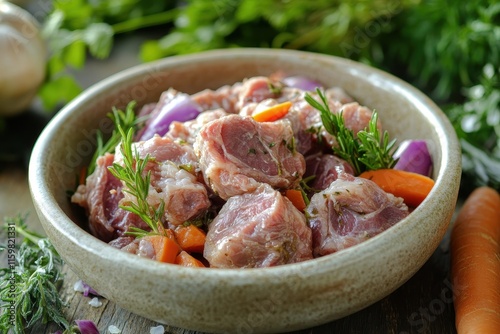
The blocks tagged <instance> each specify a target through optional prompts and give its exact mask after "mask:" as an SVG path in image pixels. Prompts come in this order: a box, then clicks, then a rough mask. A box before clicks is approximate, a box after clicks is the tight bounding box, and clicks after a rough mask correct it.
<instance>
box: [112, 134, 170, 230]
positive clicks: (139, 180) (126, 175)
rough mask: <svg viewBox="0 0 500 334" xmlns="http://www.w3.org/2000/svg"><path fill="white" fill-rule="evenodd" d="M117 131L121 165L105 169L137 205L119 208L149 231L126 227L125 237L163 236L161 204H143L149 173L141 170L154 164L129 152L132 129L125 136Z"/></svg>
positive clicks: (162, 207)
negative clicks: (117, 180)
mask: <svg viewBox="0 0 500 334" xmlns="http://www.w3.org/2000/svg"><path fill="white" fill-rule="evenodd" d="M117 129H118V132H119V133H120V135H121V144H120V149H121V151H122V154H123V164H124V166H122V165H120V164H118V163H113V165H112V166H110V167H109V171H110V172H111V173H112V174H113V175H114V176H115V177H116V178H117V179H119V180H120V181H122V182H123V183H124V184H125V187H124V188H123V191H124V192H127V193H128V194H130V195H132V196H134V197H135V198H136V201H137V202H132V201H131V202H128V203H126V204H124V205H120V207H121V208H122V209H124V210H127V211H130V212H132V213H135V214H136V215H138V216H139V217H140V218H141V219H142V220H143V221H144V222H145V223H146V224H147V225H148V226H149V227H150V228H151V232H148V231H145V230H143V229H141V228H138V227H130V228H129V231H127V232H126V234H128V235H133V236H136V237H143V236H145V235H148V234H162V235H163V234H164V227H163V224H162V222H161V217H162V216H163V213H164V211H165V202H163V201H161V202H160V205H159V206H158V208H154V207H153V206H152V205H151V204H149V202H148V201H147V197H148V193H149V186H150V184H151V182H150V180H151V171H148V172H147V174H146V175H145V176H144V169H145V168H146V165H147V164H148V162H151V161H154V159H153V158H151V157H150V156H149V154H147V155H146V157H144V158H141V157H140V156H139V153H138V152H137V151H135V152H133V150H132V138H133V136H134V129H133V128H130V129H129V130H128V132H127V133H125V131H124V130H123V129H122V127H121V126H120V125H119V124H117Z"/></svg>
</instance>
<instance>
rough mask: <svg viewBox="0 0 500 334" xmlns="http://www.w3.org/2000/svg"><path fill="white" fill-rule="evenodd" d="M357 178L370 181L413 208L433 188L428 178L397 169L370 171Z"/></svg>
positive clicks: (432, 181) (432, 182) (431, 181)
mask: <svg viewBox="0 0 500 334" xmlns="http://www.w3.org/2000/svg"><path fill="white" fill-rule="evenodd" d="M359 177H363V178H365V179H369V180H372V181H373V182H375V183H376V184H377V185H378V186H379V187H380V188H382V189H383V190H384V191H386V192H388V193H391V194H393V195H394V196H396V197H401V198H403V200H404V202H405V203H406V204H407V205H408V206H411V207H414V208H416V207H417V206H419V205H420V203H422V202H423V200H424V199H425V198H426V197H427V195H428V194H429V193H430V191H431V190H432V187H434V180H433V179H431V178H430V177H427V176H424V175H420V174H417V173H412V172H407V171H403V170H397V169H377V170H370V171H366V172H363V173H361V174H360V175H359Z"/></svg>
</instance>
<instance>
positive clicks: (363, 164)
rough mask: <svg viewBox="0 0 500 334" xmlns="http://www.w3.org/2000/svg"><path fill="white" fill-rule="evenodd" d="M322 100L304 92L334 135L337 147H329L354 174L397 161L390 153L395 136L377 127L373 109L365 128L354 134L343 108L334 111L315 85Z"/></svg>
mask: <svg viewBox="0 0 500 334" xmlns="http://www.w3.org/2000/svg"><path fill="white" fill-rule="evenodd" d="M316 92H317V93H318V96H319V97H320V99H321V103H320V102H318V101H317V100H315V99H314V98H313V97H312V96H311V95H309V94H306V96H305V100H306V101H307V103H309V104H310V105H311V106H312V107H313V108H315V109H317V110H318V111H319V112H320V114H321V121H322V123H323V126H324V128H325V130H326V131H327V132H328V133H330V134H331V135H333V136H335V138H336V139H337V142H338V147H337V146H334V147H332V149H333V152H334V153H335V154H336V155H338V156H339V157H341V158H342V159H344V160H346V161H347V162H349V163H350V164H351V165H352V166H353V168H354V170H355V172H356V175H359V174H361V173H362V172H363V171H365V170H376V169H382V168H391V167H393V166H394V164H395V163H396V161H395V160H394V159H393V157H392V155H393V152H394V151H395V149H396V148H395V147H394V145H395V143H396V140H395V139H393V140H390V139H389V134H388V132H387V131H384V133H383V134H382V135H381V134H380V131H379V130H378V127H377V121H378V114H377V112H376V111H374V112H373V114H372V117H371V119H370V123H369V125H368V128H367V129H366V128H365V129H364V130H361V131H359V132H358V133H357V134H354V132H353V131H352V130H351V129H348V128H347V127H346V126H345V123H344V118H343V115H342V111H340V112H339V113H333V112H332V111H331V110H330V107H329V106H328V101H327V99H326V97H325V95H324V94H323V92H322V91H321V90H320V89H316Z"/></svg>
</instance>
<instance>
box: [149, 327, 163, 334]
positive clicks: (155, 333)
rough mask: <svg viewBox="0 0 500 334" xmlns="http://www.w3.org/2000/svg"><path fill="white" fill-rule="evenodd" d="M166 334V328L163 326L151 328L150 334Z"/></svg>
mask: <svg viewBox="0 0 500 334" xmlns="http://www.w3.org/2000/svg"><path fill="white" fill-rule="evenodd" d="M163 333H165V328H164V327H163V326H162V325H159V326H156V327H151V329H150V330H149V334H163Z"/></svg>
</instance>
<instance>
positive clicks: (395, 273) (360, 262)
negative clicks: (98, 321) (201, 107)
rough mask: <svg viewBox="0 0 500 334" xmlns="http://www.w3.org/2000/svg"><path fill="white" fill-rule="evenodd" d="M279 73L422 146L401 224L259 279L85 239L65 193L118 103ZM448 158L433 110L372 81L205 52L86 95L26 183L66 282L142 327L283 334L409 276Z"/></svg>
mask: <svg viewBox="0 0 500 334" xmlns="http://www.w3.org/2000/svg"><path fill="white" fill-rule="evenodd" d="M275 71H284V72H285V73H287V74H289V75H306V76H308V77H311V78H315V79H317V80H319V81H320V82H322V83H324V84H325V85H326V86H340V87H343V88H344V89H345V90H346V91H347V92H348V93H349V94H350V95H351V96H353V97H354V98H355V99H357V100H358V101H360V103H361V104H364V105H366V106H369V107H370V108H372V109H376V110H377V111H378V112H379V115H380V118H381V120H383V122H384V126H385V128H386V129H387V130H388V131H389V132H390V133H391V136H392V137H395V138H398V140H400V141H401V140H404V139H426V140H428V141H429V143H430V150H431V153H432V158H433V161H434V171H433V178H434V179H435V181H436V183H435V186H434V188H433V190H432V191H431V193H430V194H429V196H428V197H427V198H426V200H425V201H424V202H423V203H422V204H421V205H420V206H419V207H418V208H417V209H416V210H415V211H414V212H412V213H411V214H410V215H409V216H408V217H407V218H406V219H404V220H402V221H400V222H399V223H398V224H396V225H395V226H393V227H391V228H390V229H388V230H386V231H385V232H383V233H381V234H379V235H378V236H376V237H373V238H372V239H370V240H368V241H365V242H363V243H361V244H359V245H357V246H354V247H351V248H348V249H345V250H342V251H339V252H337V253H335V254H332V255H329V256H324V257H322V258H318V259H314V260H310V261H305V262H301V263H297V264H289V265H283V266H277V267H273V268H264V269H239V270H237V269H213V268H212V269H209V268H206V269H203V268H201V269H200V268H186V267H180V266H176V265H169V264H164V263H158V262H155V261H151V260H145V259H143V258H140V257H138V256H136V255H131V254H128V253H125V252H122V251H120V250H117V249H115V248H112V247H111V246H109V245H108V244H106V243H104V242H102V241H101V240H99V239H97V238H95V237H94V236H92V235H91V234H89V233H88V232H86V229H85V219H84V218H83V217H82V216H81V215H79V214H78V212H76V211H75V208H74V207H73V206H72V205H71V204H70V201H69V199H68V196H67V191H68V190H69V191H71V190H74V189H75V187H76V184H75V181H76V175H77V174H78V172H79V170H80V168H81V167H82V166H85V165H86V164H87V163H88V161H89V159H90V157H91V155H92V153H93V151H94V147H95V133H96V129H100V130H101V131H103V132H104V133H109V132H110V131H111V124H110V122H108V119H107V118H106V117H105V115H106V113H108V112H109V111H110V110H111V108H112V107H113V106H118V107H124V106H125V105H126V104H127V103H128V102H129V101H130V100H136V101H137V102H138V104H139V105H142V104H145V103H148V102H155V101H157V99H158V97H159V95H160V93H161V92H162V91H164V90H166V89H167V88H169V87H173V88H175V89H177V90H179V91H184V92H187V93H194V92H197V91H200V90H202V89H205V88H212V89H215V88H218V87H220V86H222V85H224V84H231V83H234V82H237V81H241V80H242V79H244V78H246V77H251V76H256V75H269V74H271V73H273V72H275ZM460 161H461V158H460V147H459V143H458V141H457V138H456V135H455V133H454V130H453V128H452V127H451V125H450V123H449V122H448V120H447V118H446V117H445V115H444V114H443V113H442V111H441V110H440V109H439V108H438V107H437V106H436V105H435V104H434V103H433V102H432V101H431V100H430V99H429V98H427V97H426V96H425V95H424V94H422V93H421V92H420V91H418V90H416V89H415V88H413V87H412V86H410V85H408V84H407V83H405V82H403V81H401V80H399V79H397V78H395V77H394V76H392V75H390V74H387V73H384V72H382V71H380V70H377V69H374V68H371V67H368V66H365V65H362V64H360V63H356V62H353V61H349V60H346V59H341V58H336V57H332V56H327V55H320V54H313V53H306V52H299V51H291V50H275V49H273V50H269V49H227V50H214V51H209V52H205V53H199V54H194V55H188V56H180V57H170V58H167V59H163V60H159V61H156V62H152V63H148V64H143V65H139V66H136V67H133V68H130V69H128V70H125V71H123V72H120V73H118V74H116V75H113V76H111V77H109V78H107V79H105V80H103V81H102V82H100V83H98V84H96V85H94V86H92V87H91V88H89V89H88V90H86V91H85V92H83V93H82V94H81V95H80V96H79V97H77V98H76V99H75V100H73V101H72V102H70V103H69V104H68V105H67V106H66V107H64V109H63V110H61V111H60V112H59V113H58V114H57V115H56V116H55V117H54V118H53V120H52V121H51V122H50V123H49V124H48V126H47V127H46V128H45V129H44V131H43V133H42V134H41V136H40V137H39V139H38V141H37V143H36V145H35V147H34V150H33V153H32V158H31V161H30V168H29V183H30V188H31V192H32V196H33V200H34V204H35V207H36V210H37V213H38V215H39V218H40V221H41V223H42V224H43V227H44V229H45V231H46V233H47V235H48V237H49V238H50V240H51V241H52V242H53V243H54V245H55V247H56V249H57V250H58V252H59V253H60V254H61V256H62V257H63V258H64V260H65V261H66V263H67V265H69V266H70V267H71V268H72V269H73V271H74V272H75V273H76V274H77V275H78V276H79V277H80V278H81V279H82V280H84V281H85V282H87V283H88V284H90V285H91V286H92V287H94V288H95V289H96V290H97V291H99V292H100V293H101V294H102V295H103V296H105V297H106V298H108V299H109V300H112V301H114V302H115V303H116V304H118V305H119V306H121V307H123V308H125V309H127V310H130V311H131V312H133V313H136V314H139V315H141V316H144V317H146V318H149V319H152V320H154V321H158V322H160V323H165V324H168V325H172V326H178V327H182V328H187V329H192V330H199V331H206V332H227V333H241V332H244V333H259V332H286V331H292V330H298V329H302V328H307V327H312V326H315V325H319V324H322V323H326V322H330V321H332V320H335V319H338V318H341V317H344V316H347V315H349V314H352V313H354V312H356V311H358V310H361V309H363V308H364V307H366V306H368V305H370V304H372V303H374V302H376V301H378V300H380V299H382V298H383V297H385V296H387V295H389V294H390V293H391V292H393V291H394V290H395V289H397V288H398V287H399V286H401V285H402V284H403V283H404V282H406V281H407V280H408V279H409V278H410V277H411V276H412V275H414V274H415V272H417V271H418V270H419V269H420V268H421V266H422V265H423V264H424V263H425V262H426V260H427V259H428V258H429V257H430V256H431V254H432V253H433V252H434V250H435V249H436V248H437V246H438V245H439V243H440V241H441V240H442V238H443V236H444V234H445V232H446V230H447V227H448V225H449V222H450V220H451V217H452V214H453V211H454V208H455V204H456V200H457V193H458V186H459V180H460V173H461V167H460Z"/></svg>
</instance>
